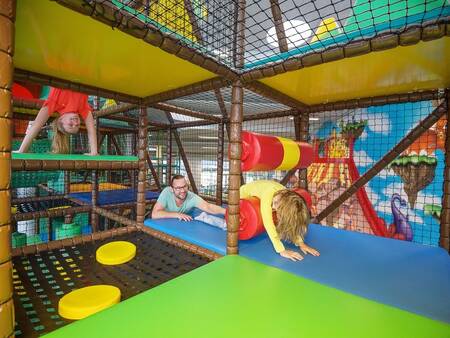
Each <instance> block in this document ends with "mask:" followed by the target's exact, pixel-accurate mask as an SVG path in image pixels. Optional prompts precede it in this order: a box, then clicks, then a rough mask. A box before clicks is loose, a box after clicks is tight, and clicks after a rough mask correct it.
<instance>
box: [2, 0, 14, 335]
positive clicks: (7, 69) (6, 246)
mask: <svg viewBox="0 0 450 338" xmlns="http://www.w3.org/2000/svg"><path fill="white" fill-rule="evenodd" d="M15 10H16V2H15V1H14V0H2V1H0V337H12V336H13V335H14V303H13V299H12V295H13V287H12V262H11V206H10V190H9V187H10V182H11V174H10V172H11V117H12V108H13V107H12V104H11V103H12V95H11V88H12V82H13V61H12V58H13V53H14V21H15V14H16V13H15Z"/></svg>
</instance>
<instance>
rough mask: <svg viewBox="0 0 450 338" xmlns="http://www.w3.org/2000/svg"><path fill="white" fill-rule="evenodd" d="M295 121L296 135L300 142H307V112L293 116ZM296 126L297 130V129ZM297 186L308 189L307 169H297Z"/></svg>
mask: <svg viewBox="0 0 450 338" xmlns="http://www.w3.org/2000/svg"><path fill="white" fill-rule="evenodd" d="M294 121H295V123H296V130H295V132H296V137H297V140H298V141H300V142H308V136H309V114H308V113H307V112H303V113H300V115H298V116H296V117H295V118H294ZM297 127H298V131H297ZM297 186H298V187H299V188H302V189H308V169H307V168H304V169H299V171H298V183H297Z"/></svg>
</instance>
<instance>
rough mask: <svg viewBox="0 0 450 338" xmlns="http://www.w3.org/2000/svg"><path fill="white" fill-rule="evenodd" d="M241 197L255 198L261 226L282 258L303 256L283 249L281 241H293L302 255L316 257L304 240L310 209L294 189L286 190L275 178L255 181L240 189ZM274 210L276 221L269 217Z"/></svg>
mask: <svg viewBox="0 0 450 338" xmlns="http://www.w3.org/2000/svg"><path fill="white" fill-rule="evenodd" d="M240 195H241V198H246V197H251V196H254V197H258V198H259V200H260V208H261V216H262V221H263V224H264V228H265V229H266V231H267V234H268V235H269V238H270V240H271V241H272V245H273V247H274V249H275V251H276V252H277V253H279V254H280V255H281V256H282V257H285V258H289V259H290V260H293V261H299V260H302V259H303V256H302V255H301V254H300V253H299V252H297V251H292V250H286V249H285V247H284V245H283V243H282V242H281V240H286V241H288V242H291V243H294V244H295V245H296V246H298V247H299V248H300V250H301V251H302V252H303V253H304V254H308V253H310V254H311V255H313V256H319V252H318V251H317V250H315V249H313V248H311V247H310V246H308V245H306V244H305V243H304V242H303V239H304V236H305V234H306V231H307V230H308V224H309V219H310V215H309V211H308V208H307V206H306V203H305V201H304V200H303V198H301V197H300V196H299V195H298V194H297V193H295V192H294V191H291V190H288V189H286V188H285V187H284V186H283V185H281V184H280V183H277V182H274V181H266V180H261V181H254V182H251V183H248V184H244V185H243V186H241V188H240ZM272 210H274V211H275V212H276V218H277V224H276V225H275V222H274V220H273V217H272Z"/></svg>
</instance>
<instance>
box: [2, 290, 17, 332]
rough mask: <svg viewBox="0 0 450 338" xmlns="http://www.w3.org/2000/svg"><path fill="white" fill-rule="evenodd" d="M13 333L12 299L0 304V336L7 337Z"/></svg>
mask: <svg viewBox="0 0 450 338" xmlns="http://www.w3.org/2000/svg"><path fill="white" fill-rule="evenodd" d="M13 333H14V303H13V300H12V299H11V300H9V301H8V302H6V303H4V304H1V305H0V337H9V336H10V335H12V334H13Z"/></svg>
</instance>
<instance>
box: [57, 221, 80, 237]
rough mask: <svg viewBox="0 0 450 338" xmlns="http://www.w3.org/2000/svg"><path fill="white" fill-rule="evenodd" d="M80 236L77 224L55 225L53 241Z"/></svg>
mask: <svg viewBox="0 0 450 338" xmlns="http://www.w3.org/2000/svg"><path fill="white" fill-rule="evenodd" d="M79 235H81V225H80V224H77V223H69V224H57V225H56V226H55V239H64V238H71V237H74V236H79Z"/></svg>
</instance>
